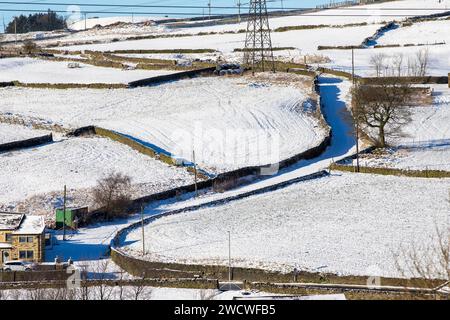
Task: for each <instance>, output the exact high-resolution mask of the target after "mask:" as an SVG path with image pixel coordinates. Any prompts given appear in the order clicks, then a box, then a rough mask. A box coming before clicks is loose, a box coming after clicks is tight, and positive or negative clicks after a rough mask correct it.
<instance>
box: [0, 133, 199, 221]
mask: <svg viewBox="0 0 450 320" xmlns="http://www.w3.org/2000/svg"><path fill="white" fill-rule="evenodd" d="M0 170H1V171H2V175H1V176H0V189H1V190H2V193H1V195H0V205H11V206H12V207H15V205H16V204H17V203H21V202H22V200H25V199H29V198H31V197H33V196H38V195H46V194H48V195H49V196H48V197H47V199H46V201H42V199H41V201H38V203H37V204H36V203H34V204H32V207H31V208H30V207H29V206H28V205H27V204H25V208H26V209H27V210H29V209H31V210H36V211H38V212H40V211H39V210H41V209H42V208H48V207H50V211H47V212H46V213H47V214H51V212H52V211H51V206H52V205H55V204H58V203H59V202H58V200H57V199H60V197H61V192H62V190H63V187H64V185H67V186H68V188H69V189H71V190H80V191H82V192H81V194H77V193H76V192H75V197H80V198H79V199H76V200H78V201H77V202H76V203H77V204H78V205H80V204H82V205H87V204H88V203H89V201H90V200H91V199H90V198H89V193H88V192H87V191H86V190H84V189H86V188H92V187H94V186H96V184H97V180H98V179H100V178H102V177H104V176H106V175H107V174H109V173H110V172H113V171H118V172H121V173H124V174H127V175H129V176H130V177H131V178H132V183H133V185H136V186H139V188H137V190H136V191H135V192H137V193H138V194H140V195H141V196H142V195H145V194H150V193H156V192H160V191H163V190H167V189H171V188H173V187H174V186H181V185H186V184H190V183H192V181H193V178H192V176H191V175H190V174H189V173H187V172H186V170H184V169H182V168H176V167H170V166H168V165H166V164H163V163H162V162H160V161H157V160H154V159H152V158H150V157H147V156H144V155H142V154H140V153H138V152H137V151H134V150H132V149H131V148H129V147H126V146H123V145H122V144H120V143H117V142H113V141H111V140H109V139H103V138H75V139H69V140H62V141H57V142H55V143H52V144H47V145H44V146H40V147H36V148H30V149H26V150H22V151H14V152H8V153H3V154H0ZM140 185H141V186H140ZM53 192H58V193H59V195H54V194H52V193H53ZM44 198H45V197H44ZM84 200H88V202H83V201H84ZM59 204H60V203H59ZM36 211H35V213H36Z"/></svg>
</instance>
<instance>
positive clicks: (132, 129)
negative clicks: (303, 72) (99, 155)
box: [0, 75, 325, 172]
mask: <svg viewBox="0 0 450 320" xmlns="http://www.w3.org/2000/svg"><path fill="white" fill-rule="evenodd" d="M292 77H293V81H294V84H286V85H285V84H272V83H270V82H268V81H264V80H261V81H258V80H255V79H251V78H249V79H247V78H233V79H232V78H228V79H227V78H218V77H211V78H196V79H192V80H182V81H178V82H173V83H168V84H164V85H159V86H155V87H150V88H138V89H132V90H126V89H123V90H122V89H120V90H65V91H58V90H35V89H33V90H29V89H19V88H10V89H4V90H0V97H1V100H2V106H0V112H2V113H12V114H14V115H17V116H20V117H29V118H39V119H45V121H47V122H48V121H49V122H53V123H58V124H62V125H64V126H68V127H72V128H78V127H82V126H86V125H98V126H100V127H104V128H107V129H112V130H115V131H118V132H120V133H122V134H125V135H129V136H132V137H133V138H135V139H138V140H140V141H142V142H143V143H144V144H151V145H153V146H156V147H157V148H160V149H163V150H166V151H168V152H170V153H172V154H173V155H175V156H178V157H181V158H183V159H186V160H191V159H192V151H193V150H195V152H196V162H197V163H198V164H199V165H200V167H203V168H208V169H211V170H213V171H218V172H220V171H227V170H230V169H236V168H239V167H244V166H249V165H266V164H270V163H274V162H278V161H280V160H281V159H286V158H288V157H290V156H293V155H295V154H297V153H301V152H303V151H305V150H307V149H309V148H311V147H313V146H316V145H318V144H319V143H320V142H322V140H323V138H324V135H325V130H324V129H322V128H321V127H319V125H318V120H316V118H314V117H313V116H312V115H310V114H309V113H308V112H306V111H304V105H303V104H304V102H305V101H306V100H307V96H308V95H309V94H310V83H309V82H307V84H306V87H303V83H302V81H303V80H305V79H307V78H303V77H298V76H295V75H292ZM308 81H309V80H308ZM296 84H299V86H298V87H296V86H295V85H296Z"/></svg>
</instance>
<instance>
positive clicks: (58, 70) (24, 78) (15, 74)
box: [0, 58, 174, 84]
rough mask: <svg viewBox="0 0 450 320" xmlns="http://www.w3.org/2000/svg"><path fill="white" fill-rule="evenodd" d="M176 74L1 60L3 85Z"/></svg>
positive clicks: (116, 80)
mask: <svg viewBox="0 0 450 320" xmlns="http://www.w3.org/2000/svg"><path fill="white" fill-rule="evenodd" d="M171 73H174V71H168V70H156V71H154V70H127V71H122V70H119V69H113V68H103V67H95V66H91V65H87V64H83V63H80V68H74V69H70V68H68V62H57V61H46V60H40V59H33V58H8V59H0V82H8V81H15V80H17V81H20V82H23V83H81V84H86V83H122V84H127V83H129V82H132V81H136V80H140V79H145V78H151V77H156V76H160V75H166V74H171Z"/></svg>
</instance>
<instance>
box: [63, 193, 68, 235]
mask: <svg viewBox="0 0 450 320" xmlns="http://www.w3.org/2000/svg"><path fill="white" fill-rule="evenodd" d="M66 200H67V187H66V186H64V200H63V241H66Z"/></svg>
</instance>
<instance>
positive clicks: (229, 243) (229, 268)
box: [228, 231, 233, 282]
mask: <svg viewBox="0 0 450 320" xmlns="http://www.w3.org/2000/svg"><path fill="white" fill-rule="evenodd" d="M232 278H233V277H232V273H231V231H228V282H231V279H232Z"/></svg>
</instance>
